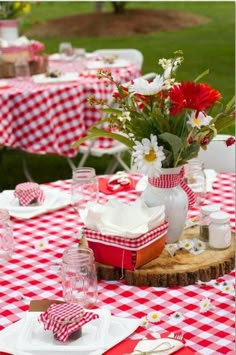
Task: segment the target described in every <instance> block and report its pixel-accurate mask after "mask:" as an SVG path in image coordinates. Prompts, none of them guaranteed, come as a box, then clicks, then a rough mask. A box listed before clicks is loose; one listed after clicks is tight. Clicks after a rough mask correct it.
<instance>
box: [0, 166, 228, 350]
mask: <svg viewBox="0 0 236 355" xmlns="http://www.w3.org/2000/svg"><path fill="white" fill-rule="evenodd" d="M133 177H134V178H136V179H138V178H139V176H138V175H136V174H134V175H133ZM234 181H235V175H233V174H224V173H221V174H218V175H217V180H216V181H215V183H214V191H213V192H212V193H210V194H209V196H208V201H209V202H214V203H221V204H222V206H223V209H224V210H225V211H226V212H228V213H229V214H230V215H231V224H232V227H233V229H234V230H235V214H234V196H235V195H234ZM49 186H51V187H52V188H58V189H61V190H63V191H68V190H69V188H70V181H57V182H55V183H50V184H49ZM116 196H117V197H118V198H119V199H121V200H123V201H130V202H131V201H134V200H135V199H136V198H137V196H138V193H137V192H136V191H134V190H132V191H129V192H128V193H127V192H119V193H117V194H116ZM107 198H108V196H105V195H103V194H102V193H100V200H101V201H105V200H107ZM196 214H197V210H193V211H191V212H190V215H192V216H194V215H196ZM12 221H13V225H14V237H15V242H16V249H15V253H14V255H13V257H12V259H11V260H10V261H8V262H6V263H5V264H4V265H0V278H1V284H0V315H1V317H0V329H3V328H4V327H6V326H8V325H9V324H11V323H13V322H15V321H17V320H18V319H20V318H22V317H23V316H24V312H25V311H27V310H28V304H29V301H30V300H32V299H43V298H48V299H59V298H61V297H62V291H61V282H60V274H59V264H60V262H61V256H62V252H63V250H64V249H65V248H66V247H68V246H70V245H72V244H76V243H77V238H76V236H75V232H76V230H77V228H78V226H79V225H82V224H81V223H80V222H79V221H78V217H77V215H76V214H75V212H74V211H73V209H72V207H70V206H68V207H66V208H63V209H61V210H58V211H54V212H51V213H47V214H44V215H42V216H40V217H36V218H32V219H30V220H17V219H14V218H12ZM40 245H41V246H40ZM234 280H235V279H234V273H233V272H231V273H230V274H228V275H225V276H224V277H222V278H220V279H218V280H217V281H218V283H216V282H215V281H211V282H209V283H206V284H197V283H196V284H195V285H191V286H186V287H172V288H162V287H161V288H156V287H146V286H141V287H137V286H128V285H126V284H125V283H124V282H123V281H122V280H120V281H109V282H108V281H107V282H105V281H100V282H99V300H98V304H97V305H98V307H107V308H108V309H110V310H111V312H112V313H113V314H114V315H117V316H120V317H139V318H140V317H141V318H142V317H146V316H147V315H148V314H149V313H150V312H151V311H155V312H157V313H158V315H159V317H160V320H159V321H158V322H157V323H156V324H149V325H148V327H147V328H139V329H138V331H137V332H136V333H135V334H133V335H132V338H135V339H140V338H142V337H143V336H145V334H147V333H150V332H152V333H153V332H158V333H160V334H161V333H163V332H165V331H168V332H171V331H177V330H179V329H180V330H181V331H182V332H183V333H184V335H185V339H186V341H187V345H188V346H190V347H191V348H192V349H193V350H195V352H196V353H197V354H202V355H210V354H212V355H216V354H230V353H231V354H232V353H233V349H234V344H233V343H234V297H233V294H232V292H229V290H231V291H232V287H233V286H232V285H233V283H234ZM207 298H208V299H210V300H211V304H212V308H211V309H209V310H207V311H206V312H204V313H201V312H200V302H201V301H202V300H204V299H207ZM175 312H180V313H181V314H182V317H180V318H179V320H178V319H177V320H176V319H175V318H174V317H173V314H174V313H175ZM177 321H178V322H177ZM0 350H1V349H0Z"/></svg>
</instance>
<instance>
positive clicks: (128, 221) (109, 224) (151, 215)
mask: <svg viewBox="0 0 236 355" xmlns="http://www.w3.org/2000/svg"><path fill="white" fill-rule="evenodd" d="M81 218H82V220H83V222H84V224H85V225H86V227H88V228H90V229H93V230H96V231H99V232H100V233H102V234H106V235H107V234H109V235H117V236H122V237H125V238H135V237H137V236H139V235H141V234H144V233H147V232H148V231H149V230H152V229H153V228H155V227H157V226H159V225H160V224H162V223H163V222H164V220H165V206H164V205H161V206H156V207H147V205H146V204H145V203H144V201H143V200H142V199H141V198H138V199H137V200H136V201H135V202H134V203H132V204H127V203H123V202H121V201H119V200H117V199H114V198H113V199H110V200H109V201H108V202H107V203H106V204H105V205H101V204H99V203H94V202H89V203H88V204H87V208H86V210H84V211H81Z"/></svg>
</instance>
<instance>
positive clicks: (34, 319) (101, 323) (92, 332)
mask: <svg viewBox="0 0 236 355" xmlns="http://www.w3.org/2000/svg"><path fill="white" fill-rule="evenodd" d="M92 313H96V314H98V315H99V318H97V319H95V320H93V321H91V322H89V323H87V324H85V325H84V326H83V329H82V337H81V338H79V339H77V340H75V341H72V342H68V343H62V342H60V341H57V340H56V339H54V336H53V333H52V332H51V331H45V330H44V328H43V324H42V323H39V322H38V317H39V314H40V313H37V312H28V313H27V314H26V318H25V322H24V326H23V328H22V331H21V332H20V335H19V339H18V341H17V348H18V349H19V350H22V351H26V352H27V351H31V352H35V351H37V352H39V353H44V352H45V351H47V352H48V351H49V352H50V351H58V352H74V351H76V352H77V353H78V352H81V351H85V350H86V351H92V350H97V349H99V348H104V344H105V338H106V334H107V331H106V329H107V330H108V327H109V324H110V318H111V314H110V312H109V311H108V310H94V311H92ZM39 349H40V351H39Z"/></svg>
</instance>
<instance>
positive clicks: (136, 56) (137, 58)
mask: <svg viewBox="0 0 236 355" xmlns="http://www.w3.org/2000/svg"><path fill="white" fill-rule="evenodd" d="M93 54H95V55H98V56H104V57H105V56H109V55H118V56H119V57H120V58H123V59H127V60H129V61H131V62H134V63H136V64H137V65H138V67H139V68H140V69H142V65H143V54H142V52H140V51H139V50H138V49H134V48H127V49H123V48H122V49H118V48H117V49H98V50H96V51H94V52H93Z"/></svg>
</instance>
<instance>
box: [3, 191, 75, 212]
mask: <svg viewBox="0 0 236 355" xmlns="http://www.w3.org/2000/svg"><path fill="white" fill-rule="evenodd" d="M41 188H42V189H43V190H44V193H45V201H44V203H43V204H42V205H38V206H20V205H19V202H18V200H17V198H15V196H14V190H5V191H3V192H2V193H0V208H4V209H7V210H8V211H9V214H10V216H12V217H15V218H18V219H29V218H33V217H36V216H40V215H41V214H44V213H46V212H51V211H55V210H58V209H60V208H63V207H65V206H68V205H69V204H70V195H69V194H68V193H66V192H63V191H61V190H58V189H54V188H50V187H46V186H41Z"/></svg>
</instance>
